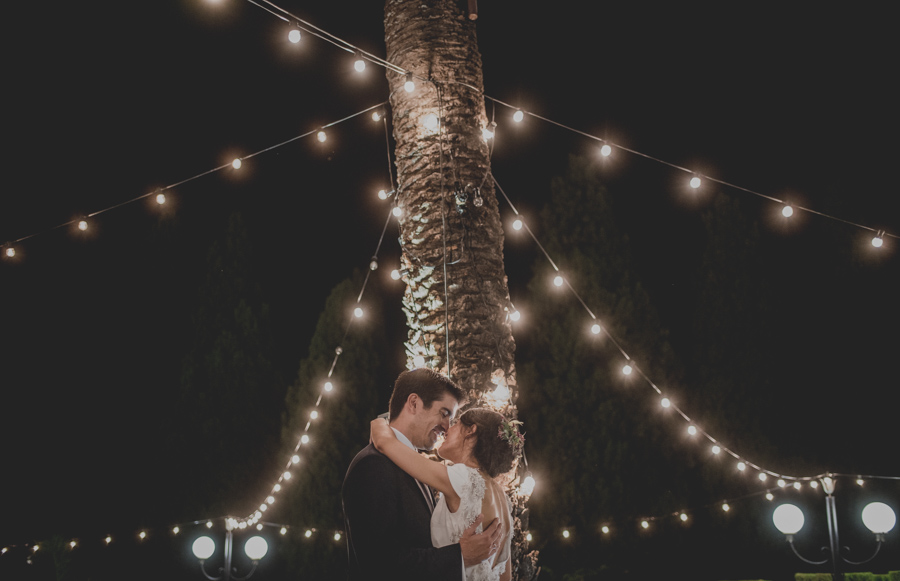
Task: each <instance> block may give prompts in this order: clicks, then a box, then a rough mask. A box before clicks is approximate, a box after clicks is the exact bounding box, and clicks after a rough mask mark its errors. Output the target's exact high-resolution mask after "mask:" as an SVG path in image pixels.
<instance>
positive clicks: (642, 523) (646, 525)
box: [641, 520, 650, 529]
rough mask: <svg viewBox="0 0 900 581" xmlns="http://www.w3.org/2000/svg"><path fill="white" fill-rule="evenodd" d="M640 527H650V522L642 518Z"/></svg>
mask: <svg viewBox="0 0 900 581" xmlns="http://www.w3.org/2000/svg"><path fill="white" fill-rule="evenodd" d="M641 527H642V528H645V529H649V528H650V523H649V522H647V521H645V520H642V521H641Z"/></svg>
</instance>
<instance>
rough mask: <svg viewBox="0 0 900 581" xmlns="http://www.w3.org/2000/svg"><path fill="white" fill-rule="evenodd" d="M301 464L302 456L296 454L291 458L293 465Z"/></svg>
mask: <svg viewBox="0 0 900 581" xmlns="http://www.w3.org/2000/svg"><path fill="white" fill-rule="evenodd" d="M299 463H300V456H298V455H297V454H294V455H293V456H291V464H299Z"/></svg>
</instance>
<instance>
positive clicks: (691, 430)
mask: <svg viewBox="0 0 900 581" xmlns="http://www.w3.org/2000/svg"><path fill="white" fill-rule="evenodd" d="M688 434H690V435H692V436H696V435H697V427H696V426H688ZM716 447H718V446H716ZM715 453H716V454H718V452H715Z"/></svg>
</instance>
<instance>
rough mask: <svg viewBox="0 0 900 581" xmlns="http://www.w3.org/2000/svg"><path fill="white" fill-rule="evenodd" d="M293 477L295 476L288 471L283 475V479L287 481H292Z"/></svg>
mask: <svg viewBox="0 0 900 581" xmlns="http://www.w3.org/2000/svg"><path fill="white" fill-rule="evenodd" d="M291 476H293V474H291V473H290V472H289V471H287V470H285V471H284V474H282V475H281V477H282V478H284V479H285V480H290V479H291Z"/></svg>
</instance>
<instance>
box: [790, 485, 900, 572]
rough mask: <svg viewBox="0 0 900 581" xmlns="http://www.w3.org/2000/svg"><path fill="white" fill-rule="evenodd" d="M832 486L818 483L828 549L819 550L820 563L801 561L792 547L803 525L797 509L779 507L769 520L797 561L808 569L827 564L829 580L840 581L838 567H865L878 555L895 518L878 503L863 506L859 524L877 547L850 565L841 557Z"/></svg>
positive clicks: (888, 509) (801, 515)
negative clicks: (823, 553)
mask: <svg viewBox="0 0 900 581" xmlns="http://www.w3.org/2000/svg"><path fill="white" fill-rule="evenodd" d="M834 484H835V482H834V480H833V479H832V478H830V477H828V476H826V477H825V478H823V479H822V489H823V490H824V491H825V520H826V522H827V524H828V546H827V547H822V550H823V551H828V553H829V558H828V559H823V560H821V561H813V560H810V559H807V558H805V557H803V555H801V554H800V553H799V552H798V551H797V548H796V547H795V546H794V535H795V534H797V533H798V532H799V531H800V529H801V528H803V522H804V518H803V512H802V511H801V510H800V509H799V508H797V507H796V506H794V505H793V504H782V505H781V506H779V507H778V508H776V509H775V512H774V514H773V515H772V520H773V521H774V523H775V527H776V528H777V529H778V530H779V531H781V532H782V533H783V534H784V536H785V538H786V539H787V542H788V544H790V545H791V550H793V551H794V554H795V555H797V557H799V558H800V560H802V561H803V562H805V563H809V564H810V565H824V564H825V563H827V562H828V561H829V560H830V561H831V570H832V576H833V578H834V579H835V580H836V581H841V580H842V579H843V578H844V575H843V573H842V572H841V571H840V563H841V562H843V563H848V564H850V565H862V564H863V563H868V562H869V561H871V560H872V559H874V558H875V555H877V554H878V551H879V550H881V545H882V543H884V535H885V534H887V533H888V532H890V530H891V529H893V528H894V525H895V524H896V523H897V516H896V515H895V514H894V511H893V509H892V508H891V507H889V506H888V505H886V504H884V503H882V502H872V503H869V504H868V505H866V507H865V508H864V509H863V511H862V520H863V524H865V525H866V528H868V529H869V530H870V531H872V532H873V533H874V534H875V542H876V543H877V544H876V546H875V552H874V553H872V556H871V557H869V558H868V559H865V560H863V561H851V560H850V559H847V558H846V557H844V556H843V555H841V544H840V537H839V536H838V522H837V512H836V510H835V503H834ZM844 548H846V547H844Z"/></svg>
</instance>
